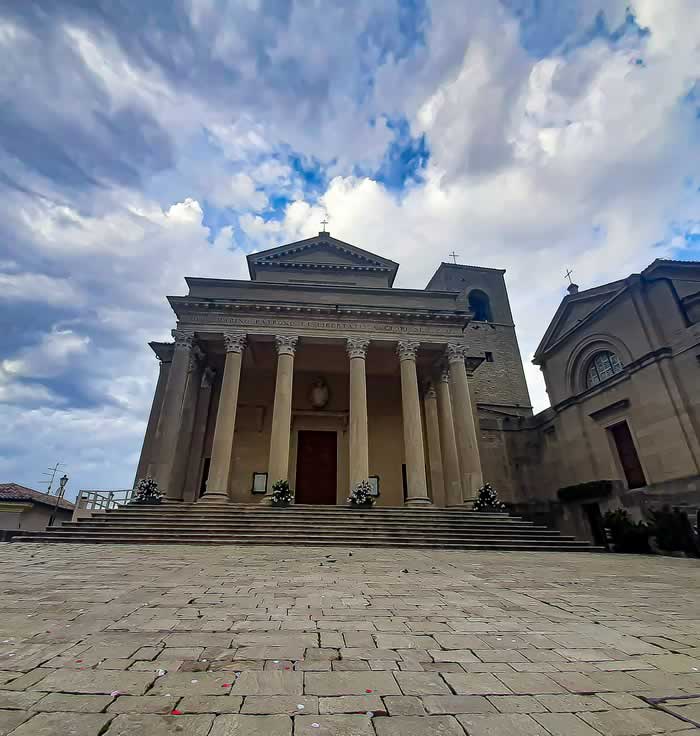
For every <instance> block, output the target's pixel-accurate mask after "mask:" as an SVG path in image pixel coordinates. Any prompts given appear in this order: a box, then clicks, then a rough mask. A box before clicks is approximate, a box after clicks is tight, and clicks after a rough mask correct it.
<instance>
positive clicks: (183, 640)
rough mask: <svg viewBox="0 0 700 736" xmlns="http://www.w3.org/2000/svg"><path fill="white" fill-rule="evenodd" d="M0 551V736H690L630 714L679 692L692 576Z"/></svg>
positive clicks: (284, 556)
mask: <svg viewBox="0 0 700 736" xmlns="http://www.w3.org/2000/svg"><path fill="white" fill-rule="evenodd" d="M0 551H1V552H2V565H0V586H2V589H3V591H8V592H7V593H6V592H4V593H3V597H2V601H1V603H0V607H2V613H3V615H2V616H1V617H0V655H2V657H3V659H2V660H1V661H0V711H3V712H2V713H1V714H0V721H2V728H4V729H5V730H7V728H8V727H7V726H6V725H5V723H12V724H15V725H13V729H14V730H17V729H24V730H23V731H18V734H19V736H29V734H31V736H35V734H34V733H33V731H32V729H33V728H34V727H33V726H32V722H34V724H35V725H36V728H37V729H44V728H49V729H52V728H53V733H69V731H66V729H65V723H69V724H70V723H75V724H77V725H76V733H77V734H78V736H84V733H85V732H87V733H88V734H89V733H90V730H91V729H92V730H93V731H94V732H95V734H96V736H97V733H99V732H100V731H104V734H100V736H114V734H115V733H118V731H117V730H116V729H117V728H118V727H119V728H123V729H124V730H125V733H127V732H128V733H129V736H150V734H151V733H154V734H158V733H161V732H162V733H171V732H173V733H179V734H185V733H188V730H187V728H186V725H187V724H188V723H192V724H194V725H193V726H192V728H193V729H197V728H200V724H204V725H205V728H206V727H209V730H210V733H209V734H208V736H226V735H227V734H235V735H236V736H238V735H239V734H240V736H242V735H243V734H246V736H250V735H251V734H255V735H256V736H258V735H259V736H262V734H264V735H265V736H291V734H292V733H293V732H294V722H295V721H296V722H297V724H298V729H297V730H298V731H299V729H301V728H302V726H304V727H306V724H307V720H306V719H309V718H310V719H311V720H309V721H308V724H309V725H308V728H309V730H310V732H311V733H313V734H314V736H316V734H317V733H319V731H320V730H321V729H322V728H324V729H326V728H329V729H331V730H330V731H328V732H329V733H334V732H335V733H342V729H343V728H345V725H346V724H347V723H351V726H350V727H351V728H352V727H353V725H354V726H356V727H359V728H361V729H363V730H364V729H365V727H366V726H367V725H369V726H370V727H371V728H373V729H374V731H375V733H376V734H377V736H393V734H401V736H406V735H408V736H412V735H413V734H416V733H420V734H421V736H423V734H432V733H440V732H441V731H442V732H444V736H452V734H455V735H456V734H458V735H459V736H464V734H465V733H467V732H468V733H469V736H475V734H476V736H479V734H489V736H492V735H493V734H501V733H507V734H508V736H517V735H518V734H524V735H525V736H531V734H532V733H538V734H539V736H558V734H562V735H563V734H566V736H593V734H596V736H620V734H623V735H624V734H627V733H628V732H629V731H630V730H632V731H633V732H634V733H635V736H638V734H647V733H648V734H649V735H650V736H651V734H653V733H664V734H665V733H669V734H674V733H678V734H680V733H682V732H685V733H686V734H687V736H690V734H691V733H692V731H693V730H697V729H693V728H692V726H691V725H690V724H688V723H686V722H683V721H681V720H680V719H677V718H674V717H673V716H671V715H669V714H667V713H662V712H660V711H658V710H656V709H654V708H653V707H651V706H650V705H649V704H648V703H646V702H645V701H643V700H642V699H641V696H645V697H649V698H658V697H663V696H665V695H690V696H692V695H693V694H695V693H700V671H698V672H696V671H695V669H696V668H697V669H698V670H700V667H697V664H698V660H699V659H700V621H699V620H698V618H697V617H695V618H693V616H692V613H693V612H694V611H696V610H700V578H699V577H698V574H697V570H698V567H697V561H696V560H689V559H687V560H684V559H675V558H662V557H650V556H645V557H636V556H633V555H619V556H615V555H580V554H569V553H546V554H545V553H519V552H508V553H504V552H498V553H491V552H477V551H469V552H461V551H439V550H432V551H423V550H392V549H382V548H375V549H359V550H353V554H352V556H350V555H349V554H347V553H346V551H345V550H338V549H324V548H302V547H279V548H278V547H255V546H240V547H239V546H235V545H230V546H224V547H205V546H202V547H198V546H192V545H182V546H180V545H162V546H157V547H155V546H139V545H134V546H131V545H124V546H120V545H101V546H99V547H97V546H93V545H51V546H48V545H36V544H29V545H23V544H8V545H3V546H2V549H1V550H0ZM327 555H332V557H327ZM328 559H333V560H335V562H333V563H330V562H327V563H326V564H323V565H320V564H319V563H320V562H321V561H323V560H328ZM37 560H41V561H42V563H41V565H37V564H36V561H37ZM402 570H409V571H410V572H408V573H402ZM37 611H40V613H38V614H37ZM689 612H691V614H690V615H689ZM10 655H14V656H10ZM160 670H166V672H165V673H164V674H161V672H160ZM368 691H369V692H368ZM683 702H684V704H683V705H679V706H677V712H678V713H679V714H680V713H686V714H691V715H695V714H696V713H697V704H696V703H695V701H694V700H693V699H692V697H691V698H689V699H688V700H686V701H683ZM300 705H303V706H304V707H303V708H299V706H300ZM543 709H546V710H547V711H549V712H545V710H543ZM173 710H175V711H177V712H179V713H180V714H181V715H177V713H176V714H175V715H173V714H172V712H173ZM92 711H104V712H92ZM368 712H370V713H373V716H367V713H368ZM57 714H61V717H62V718H63V719H64V720H65V719H67V720H65V723H64V722H61V725H60V727H55V724H56V721H55V718H56V716H57ZM91 717H97V718H98V719H102V720H101V721H97V722H95V721H91V720H89V719H90V718H91ZM85 718H88V720H85ZM190 718H198V720H195V721H191V722H190V721H187V720H184V719H190ZM350 718H352V719H353V720H352V721H349V720H348V719H350ZM358 718H360V719H362V720H357V719H358ZM23 719H24V723H23V724H22V723H20V721H22V720H23ZM27 719H28V720H27ZM37 719H38V720H37ZM71 719H72V720H71ZM104 719H112V721H111V724H110V723H104V727H103V726H102V725H100V724H102V723H103V721H104ZM302 719H304V720H302ZM467 720H469V721H470V722H471V723H472V725H471V731H469V727H467V726H466V722H467ZM117 721H118V723H117ZM321 721H323V724H322V723H321ZM460 721H462V724H463V725H460ZM313 723H318V724H319V725H318V728H316V727H314V726H313V725H311V724H313ZM96 724H97V725H96ZM123 724H124V725H123ZM630 724H631V725H630ZM81 728H82V732H81V731H80V729H81ZM173 728H174V729H175V731H172V729H173ZM533 728H537V729H538V730H537V731H533ZM159 729H160V730H159ZM162 729H165V730H162ZM333 729H334V730H333ZM455 729H457V730H455ZM321 732H322V731H321ZM618 732H619V733H618ZM195 733H196V730H195ZM369 733H371V731H370V732H369ZM0 736H4V735H3V733H2V731H0ZM12 736H16V735H15V734H14V733H13V734H12Z"/></svg>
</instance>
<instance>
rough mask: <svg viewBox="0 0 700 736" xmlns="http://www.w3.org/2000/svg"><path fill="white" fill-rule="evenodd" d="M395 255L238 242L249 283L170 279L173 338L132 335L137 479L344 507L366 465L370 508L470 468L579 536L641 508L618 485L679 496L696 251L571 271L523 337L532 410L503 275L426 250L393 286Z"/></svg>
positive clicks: (687, 454) (691, 497)
mask: <svg viewBox="0 0 700 736" xmlns="http://www.w3.org/2000/svg"><path fill="white" fill-rule="evenodd" d="M398 268H399V264H397V263H395V262H393V261H390V260H388V259H386V258H383V257H382V256H379V255H376V254H373V253H369V252H367V251H365V250H362V249H361V248H358V247H356V246H355V245H351V244H349V243H345V242H343V241H341V240H338V239H337V238H334V237H332V236H331V235H330V234H329V233H328V232H321V233H319V234H318V235H317V236H315V237H312V238H308V239H306V240H302V241H299V242H296V243H290V244H288V245H283V246H280V247H278V248H272V249H270V250H266V251H262V252H258V253H253V254H251V255H249V256H248V269H249V272H250V280H229V279H218V278H187V279H186V282H187V285H188V287H189V291H188V294H187V295H186V296H171V297H168V300H169V303H170V305H171V306H172V309H173V311H174V312H175V315H176V317H177V324H176V327H175V329H174V330H173V333H172V334H173V342H171V343H155V342H154V343H151V344H150V345H151V348H152V349H153V351H154V352H155V354H156V356H157V358H158V359H159V361H160V374H159V378H158V383H157V386H156V391H155V396H154V400H153V405H152V409H151V414H150V417H149V420H148V426H147V430H146V436H145V439H144V444H143V449H142V453H141V458H140V461H139V465H138V470H137V474H136V477H137V479H139V478H142V477H145V476H146V475H151V476H152V477H154V478H155V479H156V480H157V481H158V483H159V486H160V487H161V489H163V490H164V491H165V492H166V494H167V496H168V497H169V498H170V499H172V500H184V501H189V502H192V501H197V500H199V501H201V502H202V503H207V502H208V501H218V502H221V501H226V500H230V501H234V502H237V503H251V504H255V503H261V502H265V501H266V500H267V499H266V496H269V494H270V492H271V487H272V484H273V483H274V482H276V481H278V480H288V481H289V484H290V486H291V488H292V489H293V491H294V494H295V502H296V503H299V504H345V502H346V498H347V496H348V494H349V492H350V491H351V489H352V488H354V487H355V486H356V484H357V483H359V482H360V481H363V480H367V481H369V482H370V485H371V486H372V489H373V493H374V494H375V496H376V501H377V504H378V505H384V506H400V505H404V504H405V505H409V506H419V507H420V506H430V505H432V506H462V505H464V504H465V503H469V502H470V501H471V500H472V499H473V498H474V497H475V495H476V492H477V490H478V488H479V487H480V486H481V485H482V484H483V482H484V481H488V482H491V483H492V484H493V485H494V486H495V487H497V489H498V490H499V492H500V495H501V497H502V498H503V499H504V500H505V501H507V502H509V503H510V504H511V506H512V508H513V509H515V510H517V511H519V512H522V513H527V514H530V515H534V516H538V517H546V519H547V520H548V521H549V522H550V523H555V524H557V525H558V526H560V527H564V528H568V529H571V530H572V531H574V532H575V533H577V534H579V535H581V536H583V537H588V538H593V537H595V536H596V534H597V530H596V518H597V515H599V514H600V511H601V510H604V509H605V508H607V507H608V506H609V505H611V504H617V505H619V504H627V505H631V506H634V507H635V509H642V511H643V506H644V503H643V502H640V500H639V499H640V496H639V489H642V492H643V493H642V495H643V497H644V498H647V499H648V498H653V497H655V495H659V494H661V495H665V497H668V498H671V499H672V500H678V499H681V501H682V502H683V503H689V504H691V505H692V504H697V502H698V498H699V497H700V481H699V478H700V475H699V474H700V441H699V437H700V432H699V431H698V430H699V428H700V398H699V397H700V391H698V385H700V382H699V380H698V378H699V376H698V373H699V371H700V348H699V346H700V324H699V323H698V320H699V318H700V292H699V289H700V286H699V284H700V264H698V263H685V262H672V261H655V262H654V263H653V264H652V265H651V266H649V268H647V269H645V271H643V272H642V273H641V274H634V275H632V276H630V277H629V278H627V279H625V280H623V281H619V282H614V283H612V284H606V285H605V286H602V287H597V288H594V289H588V290H585V291H579V290H578V287H575V286H571V287H570V293H569V294H568V295H567V296H566V297H565V298H564V300H563V302H562V304H561V306H560V308H559V310H558V311H557V313H556V315H555V316H554V319H553V320H552V322H551V324H550V326H549V328H548V329H547V331H546V333H545V336H544V338H543V340H542V342H541V344H540V346H539V348H538V350H537V352H536V355H535V362H536V363H538V364H539V365H540V367H541V369H542V370H543V372H544V376H545V380H546V384H547V390H548V392H549V397H550V400H551V403H552V407H551V408H549V409H547V410H545V411H544V412H541V413H539V414H537V415H533V412H532V408H531V405H530V399H529V396H528V391H527V385H526V382H525V376H524V372H523V367H522V361H521V357H520V353H519V349H518V343H517V339H516V334H515V326H514V322H513V316H512V314H511V310H510V306H509V302H508V294H507V291H506V286H505V281H504V273H505V272H504V271H502V270H499V269H492V268H482V267H477V266H464V265H457V264H451V263H442V264H441V265H440V266H439V268H438V269H437V271H436V272H435V274H434V275H433V276H432V277H431V278H430V280H429V281H428V283H427V285H426V287H425V288H424V289H398V288H394V286H393V283H394V279H395V277H396V273H397V270H398ZM598 481H604V483H595V482H598ZM591 482H594V483H591ZM586 484H587V485H588V486H590V487H591V488H592V489H593V490H592V491H591V492H589V493H588V495H587V496H586V494H585V493H584V494H583V495H584V496H585V498H583V501H582V500H581V494H580V493H579V494H576V493H574V494H573V495H574V496H576V499H577V500H575V501H571V500H570V499H569V501H567V500H566V499H567V497H569V496H571V495H572V494H571V493H570V492H569V493H568V496H567V493H563V494H562V493H560V492H561V491H562V489H564V490H565V491H566V490H567V489H569V488H570V487H571V486H579V485H586ZM630 493H632V494H633V495H634V493H637V495H636V496H634V497H633V498H632V499H630V498H629V494H630ZM596 494H597V495H596ZM593 506H595V509H597V511H596V510H593V508H592V507H593Z"/></svg>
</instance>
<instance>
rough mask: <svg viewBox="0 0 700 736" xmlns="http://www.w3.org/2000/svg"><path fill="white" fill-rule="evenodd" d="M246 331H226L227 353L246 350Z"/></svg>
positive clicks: (225, 343) (225, 344)
mask: <svg viewBox="0 0 700 736" xmlns="http://www.w3.org/2000/svg"><path fill="white" fill-rule="evenodd" d="M247 337H248V336H247V335H246V333H245V332H224V346H225V348H226V352H227V353H242V352H243V351H244V350H245V346H246V339H247Z"/></svg>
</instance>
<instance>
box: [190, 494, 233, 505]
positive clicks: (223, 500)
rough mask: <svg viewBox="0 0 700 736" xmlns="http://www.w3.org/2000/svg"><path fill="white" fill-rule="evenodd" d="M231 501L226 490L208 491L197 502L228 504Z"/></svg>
mask: <svg viewBox="0 0 700 736" xmlns="http://www.w3.org/2000/svg"><path fill="white" fill-rule="evenodd" d="M229 501H230V499H229V497H228V493H226V491H207V492H206V493H205V494H204V495H203V496H202V497H201V498H200V499H199V501H198V502H197V503H206V504H227V503H229Z"/></svg>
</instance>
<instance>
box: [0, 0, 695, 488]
mask: <svg viewBox="0 0 700 736" xmlns="http://www.w3.org/2000/svg"><path fill="white" fill-rule="evenodd" d="M698 28H700V4H699V3H698V2H697V0H664V1H663V2H660V1H659V0H605V1H603V0H500V1H499V0H434V2H431V0H326V1H325V2H321V0H237V1H236V0H230V1H228V2H227V1H226V0H173V1H172V2H167V3H161V2H159V3H151V2H145V3H144V2H137V1H136V0H120V1H119V2H117V1H116V0H62V1H61V2H56V0H8V1H6V2H3V3H2V4H0V93H1V98H0V99H1V100H2V102H1V104H0V329H1V333H0V334H1V336H0V426H2V431H0V482H3V481H16V482H20V483H25V484H27V485H30V486H33V487H37V481H38V480H40V479H41V477H42V475H41V473H42V471H43V470H44V469H45V468H46V466H48V465H50V464H52V463H54V462H56V461H59V460H60V461H63V462H64V463H66V465H65V468H66V469H67V471H68V474H69V475H70V476H71V479H72V480H71V484H70V488H72V490H73V493H74V492H75V491H76V490H77V489H78V488H120V487H121V488H123V487H128V486H130V484H131V482H132V480H133V473H134V470H135V466H136V462H137V459H138V453H139V450H140V443H141V439H142V436H143V431H144V427H145V421H146V417H147V414H148V410H149V405H150V400H151V397H152V392H153V387H154V382H155V378H156V374H157V364H156V360H155V358H154V356H153V354H152V353H151V351H150V349H149V348H148V347H147V345H146V343H147V342H148V340H152V339H167V337H168V332H169V329H170V328H171V327H172V326H173V320H172V314H171V313H170V311H169V308H168V307H167V304H166V303H165V300H164V296H165V295H166V294H181V293H184V290H185V283H184V281H183V277H184V276H185V275H194V276H212V277H218V278H246V277H247V275H246V271H245V269H244V257H245V254H246V253H249V252H251V251H252V250H256V249H261V248H266V247H269V246H275V245H279V244H281V243H283V242H287V241H291V240H295V239H298V238H303V237H308V236H310V235H313V234H315V233H316V232H317V231H318V230H319V222H320V220H321V218H322V213H323V212H324V211H325V210H327V211H328V212H329V214H330V217H331V225H330V229H331V231H332V233H333V234H334V235H336V236H337V237H339V238H341V239H343V240H347V241H350V242H352V243H356V244H357V245H359V246H360V247H363V248H366V249H368V250H373V251H376V252H377V253H380V254H382V255H385V256H388V257H390V258H393V259H395V260H397V261H399V262H400V263H401V268H400V271H399V279H398V281H397V285H398V286H405V287H423V286H424V285H425V284H426V283H427V281H428V278H429V277H430V275H431V274H432V273H433V271H434V270H435V268H436V267H437V266H438V264H439V262H440V261H441V260H447V254H448V253H450V252H451V251H452V250H456V252H457V253H459V254H460V259H461V262H462V263H472V264H479V265H484V266H493V267H502V268H506V269H508V273H507V279H508V285H509V289H510V295H511V302H512V306H513V311H514V314H515V319H516V323H517V326H518V329H519V333H518V334H519V338H520V344H521V349H522V351H523V357H524V359H525V364H526V372H527V376H528V381H529V385H530V390H531V394H532V398H533V403H534V404H535V407H536V408H538V409H539V408H543V407H544V406H546V403H547V402H546V396H545V394H544V389H543V387H542V383H541V381H540V379H539V375H538V371H537V369H535V368H534V367H533V366H531V365H530V363H529V358H530V356H531V354H532V351H533V349H534V347H535V346H536V344H537V342H538V339H539V337H540V336H541V334H542V332H543V331H544V329H545V327H546V325H547V323H548V321H549V319H550V317H551V316H552V314H553V312H554V310H555V308H556V306H557V304H558V303H559V301H560V299H561V297H562V295H563V293H564V289H565V281H564V279H563V274H564V271H565V270H566V269H567V268H573V270H574V272H575V279H576V281H577V282H578V283H579V284H580V285H581V286H582V287H583V288H585V287H588V286H593V285H596V284H599V283H602V282H604V281H607V280H611V279H616V278H620V277H624V276H625V275H627V274H628V273H630V272H632V271H635V270H639V269H641V268H643V267H644V266H645V265H647V264H648V263H649V262H651V261H652V260H653V259H654V258H656V257H674V258H684V259H692V258H696V259H697V258H699V257H700V207H699V204H700V195H699V187H700V180H699V178H700V166H699V163H700V160H699V159H700V145H699V142H698V137H699V133H700V113H699V109H700V85H699V84H698V78H699V77H700V46H699V44H700V34H698V32H697V29H698Z"/></svg>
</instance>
